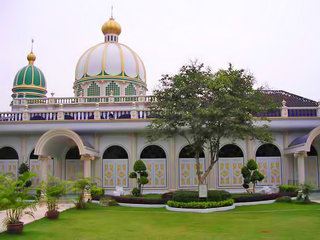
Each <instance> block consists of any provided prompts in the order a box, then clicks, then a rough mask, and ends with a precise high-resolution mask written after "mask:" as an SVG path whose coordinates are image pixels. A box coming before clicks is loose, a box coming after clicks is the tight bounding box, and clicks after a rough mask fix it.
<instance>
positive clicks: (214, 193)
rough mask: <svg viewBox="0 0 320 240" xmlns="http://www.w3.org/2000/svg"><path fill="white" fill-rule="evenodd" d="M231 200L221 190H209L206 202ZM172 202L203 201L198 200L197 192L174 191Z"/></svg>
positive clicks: (227, 194) (228, 195)
mask: <svg viewBox="0 0 320 240" xmlns="http://www.w3.org/2000/svg"><path fill="white" fill-rule="evenodd" d="M229 198H231V194H230V193H229V192H227V191H223V190H209V191H208V198H207V201H211V202H215V201H223V200H226V199H229ZM172 200H173V201H177V202H198V201H205V200H203V199H201V200H199V193H198V192H197V191H183V190H180V191H176V192H173V195H172Z"/></svg>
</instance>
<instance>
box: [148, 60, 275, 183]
mask: <svg viewBox="0 0 320 240" xmlns="http://www.w3.org/2000/svg"><path fill="white" fill-rule="evenodd" d="M253 84H254V77H253V76H252V75H251V74H250V73H247V72H246V71H244V70H243V69H240V70H236V69H234V68H233V66H232V65H231V64H230V65H229V67H228V68H227V69H222V70H219V71H217V72H216V73H212V71H211V70H210V68H207V69H205V68H204V65H203V64H198V63H197V62H191V64H189V65H186V66H183V67H182V68H181V69H180V71H179V73H178V74H176V75H173V76H169V75H163V77H162V79H161V80H160V87H159V88H158V89H157V90H155V92H154V95H155V99H156V101H155V102H154V103H153V105H152V107H151V116H153V117H154V119H153V120H152V122H151V124H150V125H149V129H150V131H149V132H148V139H149V141H151V142H152V141H155V140H158V139H160V138H171V137H175V136H182V137H183V138H185V139H186V141H187V142H188V143H189V145H190V146H191V148H192V149H193V152H194V153H195V159H196V168H197V177H198V182H199V184H204V183H205V180H206V178H207V176H208V174H209V173H210V171H211V169H212V168H213V166H214V164H215V163H216V162H217V161H218V157H217V156H218V152H219V149H220V143H221V139H223V138H231V139H232V140H235V139H246V138H248V137H250V138H252V139H258V140H260V141H262V142H272V139H273V138H272V133H271V131H269V129H268V126H267V125H258V124H255V123H256V120H257V119H256V118H254V117H253V116H254V115H255V114H257V113H264V112H267V111H270V110H271V111H272V110H275V108H276V107H277V105H276V104H274V103H272V102H271V100H270V99H269V98H267V97H266V96H265V95H263V94H262V93H261V90H262V88H259V89H257V90H255V89H254V88H253ZM205 149H207V150H208V151H209V153H210V164H209V166H208V167H207V168H206V169H205V171H204V172H201V171H200V161H199V154H200V153H201V151H203V150H205Z"/></svg>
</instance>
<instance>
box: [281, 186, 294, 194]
mask: <svg viewBox="0 0 320 240" xmlns="http://www.w3.org/2000/svg"><path fill="white" fill-rule="evenodd" d="M298 191H299V187H298V186H293V185H280V186H279V192H281V193H298Z"/></svg>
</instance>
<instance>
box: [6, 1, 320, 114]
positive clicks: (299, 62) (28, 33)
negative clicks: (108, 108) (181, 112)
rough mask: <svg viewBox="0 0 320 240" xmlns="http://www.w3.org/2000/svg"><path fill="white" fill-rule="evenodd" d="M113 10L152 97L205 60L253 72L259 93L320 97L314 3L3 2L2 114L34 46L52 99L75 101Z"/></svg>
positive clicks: (317, 4) (319, 19)
mask: <svg viewBox="0 0 320 240" xmlns="http://www.w3.org/2000/svg"><path fill="white" fill-rule="evenodd" d="M111 5H113V6H114V18H115V19H116V21H117V22H119V23H120V25H121V27H122V33H121V35H120V37H119V42H121V43H124V44H126V45H128V46H129V47H131V48H132V49H133V50H135V51H136V52H137V53H138V55H139V56H140V57H141V58H142V60H143V61H144V64H145V66H146V70H147V84H148V89H149V91H152V90H153V89H154V88H155V86H156V85H157V83H158V80H159V79H160V77H161V74H164V73H170V74H174V73H176V72H177V71H178V69H179V67H181V66H182V65H183V64H185V63H187V62H188V61H189V60H190V59H191V60H194V59H198V60H199V61H201V62H204V63H205V64H206V65H209V66H211V67H212V68H213V70H217V69H219V68H225V67H227V64H228V63H229V62H231V63H232V64H234V65H235V67H236V68H244V69H247V70H250V71H251V72H252V73H253V74H254V76H255V77H256V79H257V84H258V85H268V86H269V88H271V89H282V90H285V91H288V92H292V93H295V94H298V95H301V96H304V97H307V98H310V99H313V100H319V99H320V93H319V89H320V88H319V86H320V84H319V78H320V66H319V65H320V27H319V23H320V14H319V10H320V1H317V0H315V1H311V0H301V1H297V0H296V1H295V0H289V1H284V0H283V1H281V0H265V1H263V0H259V1H257V0H252V1H249V0H223V1H222V0H220V1H217V0H207V1H204V0H203V1H201V0H197V1H191V0H184V1H182V0H181V1H177V0H175V1H172V0H169V1H165V0H161V1H150V0H145V1H142V0H135V1H132V0H131V1H130V0H117V1H116V0H113V1H106V0H73V1H71V0H52V1H48V0H32V1H31V0H1V8H0V29H1V38H0V43H1V44H0V53H1V57H0V62H1V64H0V69H1V89H2V91H1V101H0V110H1V111H7V110H9V109H10V107H9V103H10V101H11V88H12V84H13V80H14V76H15V74H16V73H17V71H18V70H19V69H20V68H22V67H23V66H25V65H26V64H27V60H26V56H27V54H28V53H29V52H30V42H31V38H34V39H35V43H34V53H35V54H36V56H37V60H36V62H35V65H36V66H37V67H39V68H40V69H41V70H42V71H43V73H44V75H45V77H46V81H47V85H48V93H51V92H54V93H55V94H56V96H73V89H72V85H73V82H74V72H75V67H76V63H77V61H78V59H79V57H80V56H81V55H82V53H83V52H84V51H85V50H86V49H88V48H90V47H91V46H93V45H95V44H97V43H100V42H102V41H103V39H104V38H103V35H102V33H101V26H102V24H103V23H104V22H105V21H107V20H108V18H109V17H110V8H111ZM48 96H50V94H48Z"/></svg>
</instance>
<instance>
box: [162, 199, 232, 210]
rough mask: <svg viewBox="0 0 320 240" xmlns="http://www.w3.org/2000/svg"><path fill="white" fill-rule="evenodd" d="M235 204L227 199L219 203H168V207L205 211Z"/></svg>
mask: <svg viewBox="0 0 320 240" xmlns="http://www.w3.org/2000/svg"><path fill="white" fill-rule="evenodd" d="M233 203H234V201H233V199H227V200H224V201H219V202H176V201H168V202H167V205H168V206H169V207H174V208H196V209H205V208H218V207H226V206H231V205H232V204H233Z"/></svg>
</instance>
